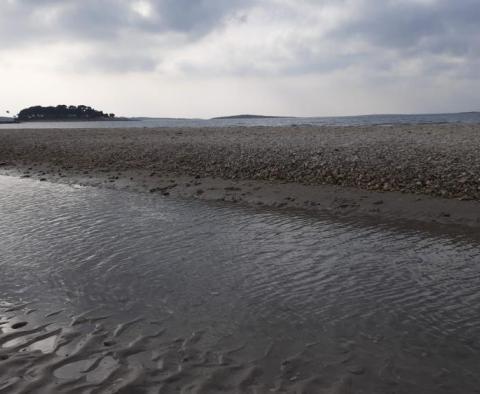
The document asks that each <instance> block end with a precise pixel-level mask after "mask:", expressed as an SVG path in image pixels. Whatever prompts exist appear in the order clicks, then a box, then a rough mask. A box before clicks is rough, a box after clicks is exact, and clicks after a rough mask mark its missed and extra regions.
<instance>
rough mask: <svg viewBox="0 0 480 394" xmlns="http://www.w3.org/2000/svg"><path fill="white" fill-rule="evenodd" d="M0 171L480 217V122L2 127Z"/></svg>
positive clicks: (222, 196)
mask: <svg viewBox="0 0 480 394" xmlns="http://www.w3.org/2000/svg"><path fill="white" fill-rule="evenodd" d="M0 141H1V144H0V173H1V174H4V175H16V176H23V177H31V178H35V179H38V180H42V181H43V180H48V181H54V182H64V183H76V184H82V185H90V186H97V187H98V186H100V187H109V188H118V189H127V190H133V191H140V192H150V193H158V194H162V195H164V196H172V197H187V198H198V199H205V200H223V201H230V202H233V203H245V204H254V205H264V206H271V207H276V208H283V209H291V208H295V209H309V210H317V211H330V212H333V213H334V214H335V215H341V216H369V217H373V218H379V219H389V220H390V219H392V220H395V219H403V220H414V221H418V222H423V223H430V224H432V223H433V224H436V223H438V224H445V225H462V226H469V227H479V226H480V209H479V208H480V203H479V199H480V155H478V151H479V149H480V126H479V125H418V126H409V125H402V126H391V127H390V126H370V127H318V128H314V127H291V128H267V127H254V128H223V129H222V128H218V129H141V130H139V129H108V130H105V129H102V130H91V129H90V130H2V131H0Z"/></svg>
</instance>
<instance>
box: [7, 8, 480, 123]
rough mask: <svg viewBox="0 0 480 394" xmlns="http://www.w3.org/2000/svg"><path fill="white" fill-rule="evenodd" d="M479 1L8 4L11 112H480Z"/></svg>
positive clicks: (187, 114) (181, 114) (188, 114)
mask: <svg viewBox="0 0 480 394" xmlns="http://www.w3.org/2000/svg"><path fill="white" fill-rule="evenodd" d="M479 21H480V1H479V0H0V116H1V115H2V114H4V113H5V111H6V110H11V111H12V112H18V111H19V110H20V109H21V108H23V107H26V106H31V105H35V104H42V105H47V104H50V105H53V104H60V103H64V104H86V105H92V106H95V107H98V109H101V110H105V111H108V112H115V113H116V114H117V115H127V116H131V115H134V116H141V115H146V116H178V117H210V116H216V115H224V114H237V113H255V114H276V115H297V116H315V115H320V116H322V115H349V114H365V113H418V112H447V111H448V112H449V111H452V112H453V111H472V110H480V72H479V71H480V22H479Z"/></svg>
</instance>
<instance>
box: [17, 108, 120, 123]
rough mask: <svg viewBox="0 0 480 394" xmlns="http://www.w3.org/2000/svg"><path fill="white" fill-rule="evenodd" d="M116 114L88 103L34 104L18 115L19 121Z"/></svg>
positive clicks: (86, 117) (80, 118) (75, 118)
mask: <svg viewBox="0 0 480 394" xmlns="http://www.w3.org/2000/svg"><path fill="white" fill-rule="evenodd" d="M113 118H115V114H107V113H104V112H102V111H97V110H95V109H93V108H92V107H88V106H86V105H79V106H75V105H70V106H66V105H57V106H56V107H42V106H39V105H37V106H34V107H30V108H25V109H22V110H21V111H20V112H19V113H18V116H17V119H18V120H19V121H21V122H22V121H24V122H25V121H34V120H100V119H113Z"/></svg>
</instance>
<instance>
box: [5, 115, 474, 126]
mask: <svg viewBox="0 0 480 394" xmlns="http://www.w3.org/2000/svg"><path fill="white" fill-rule="evenodd" d="M432 123H470V124H471V123H480V112H466V113H457V114H426V115H365V116H343V117H341V116H340V117H319V118H257V119H210V120H203V119H145V120H131V121H115V122H108V121H105V122H32V123H21V124H0V129H2V128H3V129H8V128H20V129H22V128H99V127H104V128H114V127H230V126H292V125H297V126H299V125H303V126H305V125H310V126H319V125H330V126H365V125H385V124H387V125H389V124H432Z"/></svg>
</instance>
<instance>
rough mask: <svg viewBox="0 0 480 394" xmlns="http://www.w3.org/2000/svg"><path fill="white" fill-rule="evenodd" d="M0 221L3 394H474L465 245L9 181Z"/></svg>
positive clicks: (474, 266)
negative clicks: (120, 392)
mask: <svg viewBox="0 0 480 394" xmlns="http://www.w3.org/2000/svg"><path fill="white" fill-rule="evenodd" d="M0 215H1V218H2V220H1V221H0V251H1V256H0V269H1V279H0V280H1V286H0V329H1V330H3V334H1V335H0V346H1V349H0V392H2V391H1V390H2V388H3V389H4V390H8V391H6V392H29V391H28V390H32V387H34V388H35V391H34V392H38V393H42V392H45V393H47V392H52V390H53V392H82V393H83V392H97V391H95V390H97V389H98V388H104V389H105V390H106V391H105V392H115V391H114V389H115V390H116V389H120V388H121V387H125V388H124V389H125V390H126V391H125V392H128V393H136V392H139V393H140V392H152V393H153V392H162V393H163V392H165V393H169V392H179V390H180V389H181V390H183V392H185V393H190V392H191V393H194V392H197V393H198V392H204V393H216V392H246V393H255V392H258V393H264V392H265V393H267V392H287V393H290V392H292V393H297V392H299V393H300V392H305V393H310V392H311V393H318V392H323V391H322V390H324V391H325V392H349V391H348V390H351V391H353V392H355V393H360V392H365V393H375V392H378V393H387V392H395V393H412V392H414V393H430V392H431V393H453V392H462V393H474V392H479V387H480V385H479V384H480V374H479V371H480V367H479V365H480V353H479V350H480V339H479V338H480V290H479V284H480V264H479V263H480V244H479V243H478V241H476V240H475V239H474V238H472V237H471V236H469V235H465V236H463V235H458V234H456V235H455V236H453V235H449V234H443V233H441V232H436V233H429V232H425V231H419V230H415V229H411V230H409V229H406V228H400V227H398V228H392V227H391V226H387V225H382V224H376V225H375V226H373V225H371V224H370V225H368V224H366V223H353V222H342V221H336V220H333V219H332V218H329V217H322V216H311V215H306V214H301V213H295V212H291V213H285V212H275V211H268V210H255V209H249V208H238V207H235V208H234V207H231V206H229V205H217V204H206V203H204V202H194V201H188V202H185V201H176V200H172V199H162V198H158V197H156V196H150V195H141V194H134V193H127V192H118V191H112V190H103V189H95V188H83V187H70V186H65V185H57V184H49V183H46V182H36V181H32V180H24V179H22V180H20V179H17V178H10V177H0ZM24 323H27V324H26V325H24ZM46 324H48V325H47V326H45V325H46ZM107 388H108V390H110V391H108V390H107ZM22 390H23V391H22ZM42 390H43V391H42ZM102 392H103V391H102Z"/></svg>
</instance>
